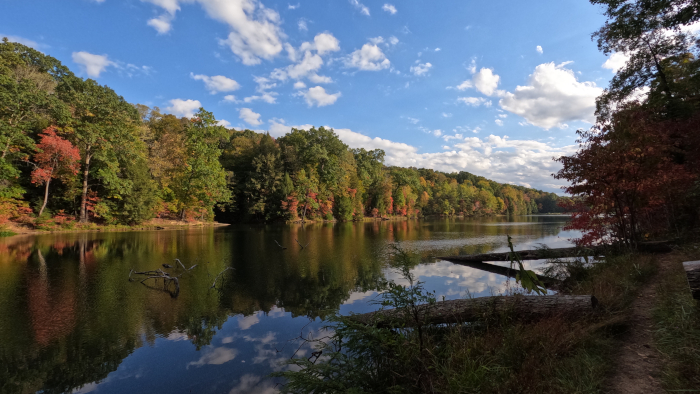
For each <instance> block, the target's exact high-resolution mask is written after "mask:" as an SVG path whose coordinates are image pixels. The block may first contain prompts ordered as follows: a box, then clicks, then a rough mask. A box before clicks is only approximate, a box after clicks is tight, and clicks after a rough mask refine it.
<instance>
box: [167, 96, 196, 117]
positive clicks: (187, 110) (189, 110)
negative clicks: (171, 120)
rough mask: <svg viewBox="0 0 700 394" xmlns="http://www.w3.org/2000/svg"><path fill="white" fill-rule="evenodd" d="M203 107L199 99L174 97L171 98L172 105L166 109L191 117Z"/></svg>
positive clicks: (174, 113)
mask: <svg viewBox="0 0 700 394" xmlns="http://www.w3.org/2000/svg"><path fill="white" fill-rule="evenodd" d="M201 107H202V103H200V102H199V100H182V99H174V100H170V106H169V107H165V110H166V111H168V112H169V113H171V114H173V115H175V116H181V117H185V118H191V117H193V116H194V114H195V112H197V111H198V110H199V108H201Z"/></svg>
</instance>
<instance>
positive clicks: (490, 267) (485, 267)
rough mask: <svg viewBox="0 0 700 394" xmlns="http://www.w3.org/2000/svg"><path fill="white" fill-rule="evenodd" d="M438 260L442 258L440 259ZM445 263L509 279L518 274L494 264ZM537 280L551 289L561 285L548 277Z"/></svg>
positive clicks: (473, 262)
mask: <svg viewBox="0 0 700 394" xmlns="http://www.w3.org/2000/svg"><path fill="white" fill-rule="evenodd" d="M440 258H442V257H440ZM443 260H447V259H444V258H443ZM447 261H450V262H452V263H454V264H457V265H463V266H465V267H471V268H476V269H478V270H482V271H486V272H491V273H494V274H498V275H503V276H508V277H510V278H515V275H516V274H518V273H520V270H517V269H512V268H510V267H502V266H500V265H495V264H488V263H482V262H480V261H451V260H447ZM537 279H539V280H540V282H542V283H543V284H544V285H545V287H552V286H555V285H559V284H561V281H560V280H559V279H556V278H550V277H548V276H543V275H537Z"/></svg>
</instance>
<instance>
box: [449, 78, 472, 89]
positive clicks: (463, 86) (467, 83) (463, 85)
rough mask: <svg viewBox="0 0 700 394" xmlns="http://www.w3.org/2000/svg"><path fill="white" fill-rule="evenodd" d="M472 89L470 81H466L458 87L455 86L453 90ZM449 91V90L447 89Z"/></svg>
mask: <svg viewBox="0 0 700 394" xmlns="http://www.w3.org/2000/svg"><path fill="white" fill-rule="evenodd" d="M473 87H474V83H472V81H471V79H467V80H466V81H464V82H462V83H460V84H459V85H457V86H455V89H457V90H467V89H471V88H473ZM448 89H450V88H448Z"/></svg>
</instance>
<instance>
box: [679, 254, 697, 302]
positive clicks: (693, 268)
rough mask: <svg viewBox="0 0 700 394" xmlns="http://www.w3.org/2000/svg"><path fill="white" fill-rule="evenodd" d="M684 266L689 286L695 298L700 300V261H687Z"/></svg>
mask: <svg viewBox="0 0 700 394" xmlns="http://www.w3.org/2000/svg"><path fill="white" fill-rule="evenodd" d="M683 268H684V269H685V275H686V277H688V286H690V292H691V293H692V294H693V298H695V299H696V300H700V261H686V262H684V263H683Z"/></svg>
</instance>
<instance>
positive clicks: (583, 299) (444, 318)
mask: <svg viewBox="0 0 700 394" xmlns="http://www.w3.org/2000/svg"><path fill="white" fill-rule="evenodd" d="M597 305H598V300H597V299H596V298H595V296H591V295H553V296H523V295H515V296H493V297H480V298H472V299H464V300H452V301H439V302H436V303H434V304H424V305H419V306H418V307H417V308H416V309H415V310H410V309H409V308H407V309H405V310H403V309H399V310H397V309H385V310H380V311H376V312H370V313H364V314H360V315H353V316H352V318H353V319H354V320H356V321H357V322H359V323H362V324H367V325H376V326H377V327H414V326H417V325H425V324H446V323H447V324H451V323H465V322H472V321H478V320H482V319H484V318H486V317H489V316H493V315H494V314H503V313H506V314H510V315H512V316H513V317H514V318H516V319H524V320H532V319H538V318H542V317H545V316H555V315H556V316H562V315H566V316H581V315H584V314H589V313H592V312H593V311H594V309H595V308H596V307H597Z"/></svg>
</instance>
